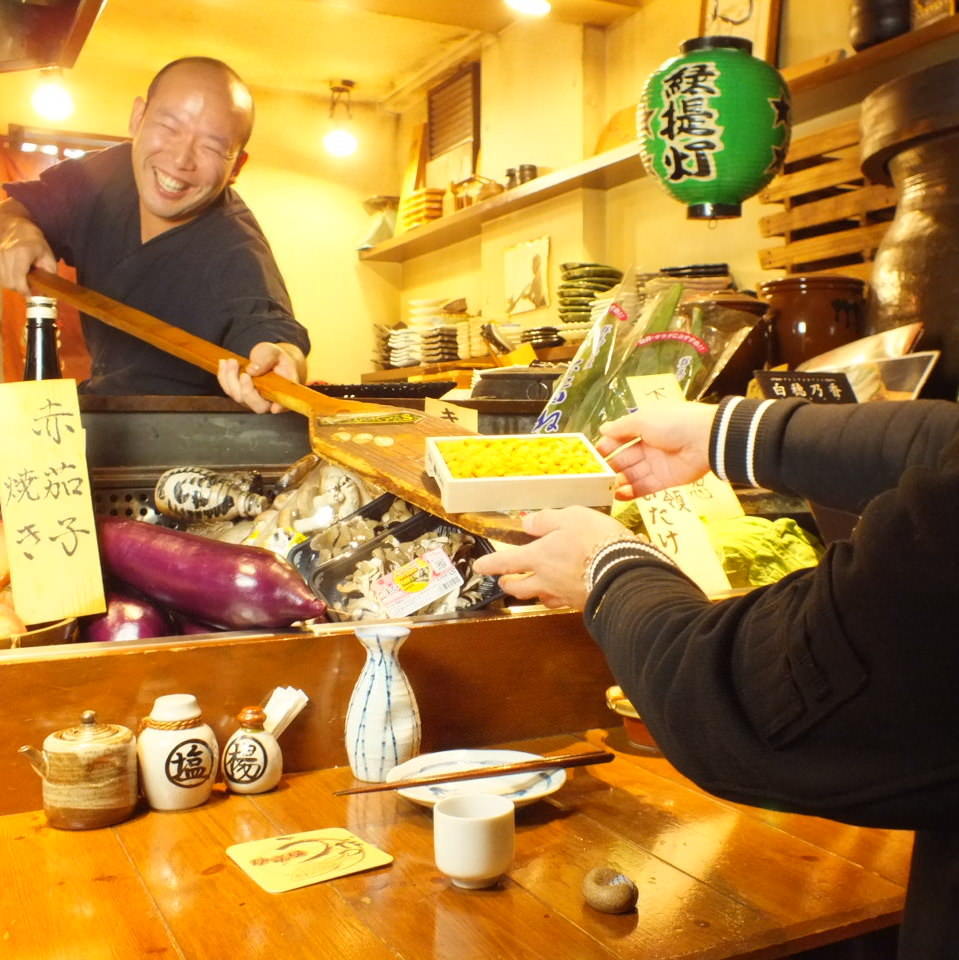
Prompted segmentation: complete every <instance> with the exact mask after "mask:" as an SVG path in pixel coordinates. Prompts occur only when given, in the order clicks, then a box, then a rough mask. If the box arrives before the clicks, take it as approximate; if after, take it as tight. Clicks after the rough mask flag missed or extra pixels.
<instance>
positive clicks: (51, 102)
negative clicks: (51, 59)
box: [30, 69, 73, 123]
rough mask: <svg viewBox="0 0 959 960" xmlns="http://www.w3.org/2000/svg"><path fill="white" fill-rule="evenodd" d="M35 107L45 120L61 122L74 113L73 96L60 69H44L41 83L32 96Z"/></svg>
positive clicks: (41, 74) (31, 100) (31, 99)
mask: <svg viewBox="0 0 959 960" xmlns="http://www.w3.org/2000/svg"><path fill="white" fill-rule="evenodd" d="M30 103H31V104H32V105H33V109H34V110H36V112H37V113H38V114H40V116H41V117H43V118H44V120H50V121H52V122H53V123H59V122H60V121H61V120H66V119H67V117H69V116H72V115H73V96H72V94H71V93H70V91H69V90H68V89H67V87H66V84H64V82H63V77H62V75H61V74H60V71H59V70H58V69H52V70H43V71H42V72H41V73H40V83H39V84H38V85H37V88H36V89H35V90H34V91H33V95H32V96H31V98H30Z"/></svg>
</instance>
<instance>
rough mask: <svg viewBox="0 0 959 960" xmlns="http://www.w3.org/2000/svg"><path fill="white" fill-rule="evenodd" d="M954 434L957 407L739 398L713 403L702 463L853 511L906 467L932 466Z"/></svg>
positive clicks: (732, 477) (958, 423) (887, 486)
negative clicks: (715, 406) (706, 453)
mask: <svg viewBox="0 0 959 960" xmlns="http://www.w3.org/2000/svg"><path fill="white" fill-rule="evenodd" d="M957 431H959V405H957V404H954V403H945V402H942V401H938V400H912V401H907V402H904V403H897V402H886V401H883V402H876V403H863V404H858V403H844V404H814V403H805V402H803V401H800V400H765V401H759V400H745V399H743V398H742V397H728V398H727V399H726V400H724V401H723V402H722V404H720V407H719V410H718V411H717V414H716V418H715V420H714V422H713V430H712V435H711V437H710V460H711V463H712V466H713V469H714V470H715V471H716V473H717V474H718V475H719V476H720V477H721V478H722V479H724V480H725V479H729V480H732V481H734V482H737V483H743V484H751V485H753V486H762V487H768V488H770V489H771V490H778V491H780V492H782V493H794V494H798V495H799V496H802V497H806V498H807V499H809V500H812V501H814V502H815V503H821V504H822V505H823V506H826V507H835V508H838V509H842V510H849V511H851V512H853V513H859V512H860V511H861V509H862V507H863V506H865V504H866V503H868V502H869V501H870V500H871V499H872V498H873V497H874V496H876V494H878V493H881V492H882V491H883V490H888V489H890V488H891V487H893V486H895V485H896V483H897V482H898V481H899V478H900V476H902V473H903V471H904V470H906V469H908V468H909V467H911V466H918V465H926V466H934V465H935V464H936V463H938V462H939V460H940V458H941V456H942V453H943V450H944V448H945V446H946V444H947V443H948V442H949V440H950V439H951V438H952V437H953V436H955V434H956V433H957Z"/></svg>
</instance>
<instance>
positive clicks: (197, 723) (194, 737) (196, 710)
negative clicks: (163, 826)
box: [137, 693, 219, 810]
mask: <svg viewBox="0 0 959 960" xmlns="http://www.w3.org/2000/svg"><path fill="white" fill-rule="evenodd" d="M140 726H141V731H140V733H139V735H138V737H137V758H138V759H139V761H140V783H141V785H142V787H143V792H144V794H145V795H146V798H147V802H148V803H149V804H150V806H151V807H152V808H153V809H154V810H186V809H188V808H189V807H196V806H199V805H200V804H201V803H204V802H205V801H206V800H207V798H208V797H209V796H210V791H211V790H212V789H213V781H214V779H215V778H216V771H217V760H218V758H219V747H218V745H217V741H216V736H215V735H214V733H213V729H212V728H211V727H210V726H209V724H207V723H205V722H204V720H203V716H202V714H201V712H200V705H199V703H197V699H196V697H194V696H193V695H192V694H188V693H172V694H168V695H167V696H163V697H157V698H156V700H155V701H154V702H153V709H152V710H151V711H150V715H149V716H148V717H144V718H143V720H142V721H141V723H140Z"/></svg>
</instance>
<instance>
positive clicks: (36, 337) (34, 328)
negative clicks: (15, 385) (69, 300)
mask: <svg viewBox="0 0 959 960" xmlns="http://www.w3.org/2000/svg"><path fill="white" fill-rule="evenodd" d="M60 377H61V373H60V354H59V349H58V347H57V301H56V300H54V299H52V298H51V297H27V353H26V359H25V361H24V365H23V379H24V380H59V379H60Z"/></svg>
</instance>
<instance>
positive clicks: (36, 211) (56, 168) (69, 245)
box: [3, 160, 95, 265]
mask: <svg viewBox="0 0 959 960" xmlns="http://www.w3.org/2000/svg"><path fill="white" fill-rule="evenodd" d="M3 187H4V190H6V192H7V193H8V194H9V195H10V196H11V197H13V199H14V200H17V201H18V202H19V203H22V204H23V205H24V206H25V207H26V208H27V210H29V211H30V217H31V219H32V220H33V222H34V223H35V224H36V225H37V226H38V227H39V228H40V230H41V231H42V232H43V235H44V237H45V238H46V240H47V243H49V244H50V248H51V249H52V250H53V253H54V255H55V256H56V257H57V259H60V260H65V261H66V262H67V263H69V264H71V265H73V264H75V262H76V261H75V258H74V250H76V249H77V248H78V237H77V233H76V231H77V224H78V223H82V222H83V220H84V218H85V216H86V215H87V213H88V211H89V209H90V204H91V203H92V202H93V196H92V191H93V190H94V189H95V187H94V184H93V182H92V180H91V177H90V173H89V170H88V166H87V165H86V164H84V163H83V162H81V161H80V160H63V161H61V162H60V163H56V164H54V165H53V166H52V167H48V168H47V169H46V170H44V171H43V172H42V173H41V174H40V177H39V179H37V180H20V181H17V182H15V183H5V184H4V185H3Z"/></svg>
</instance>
